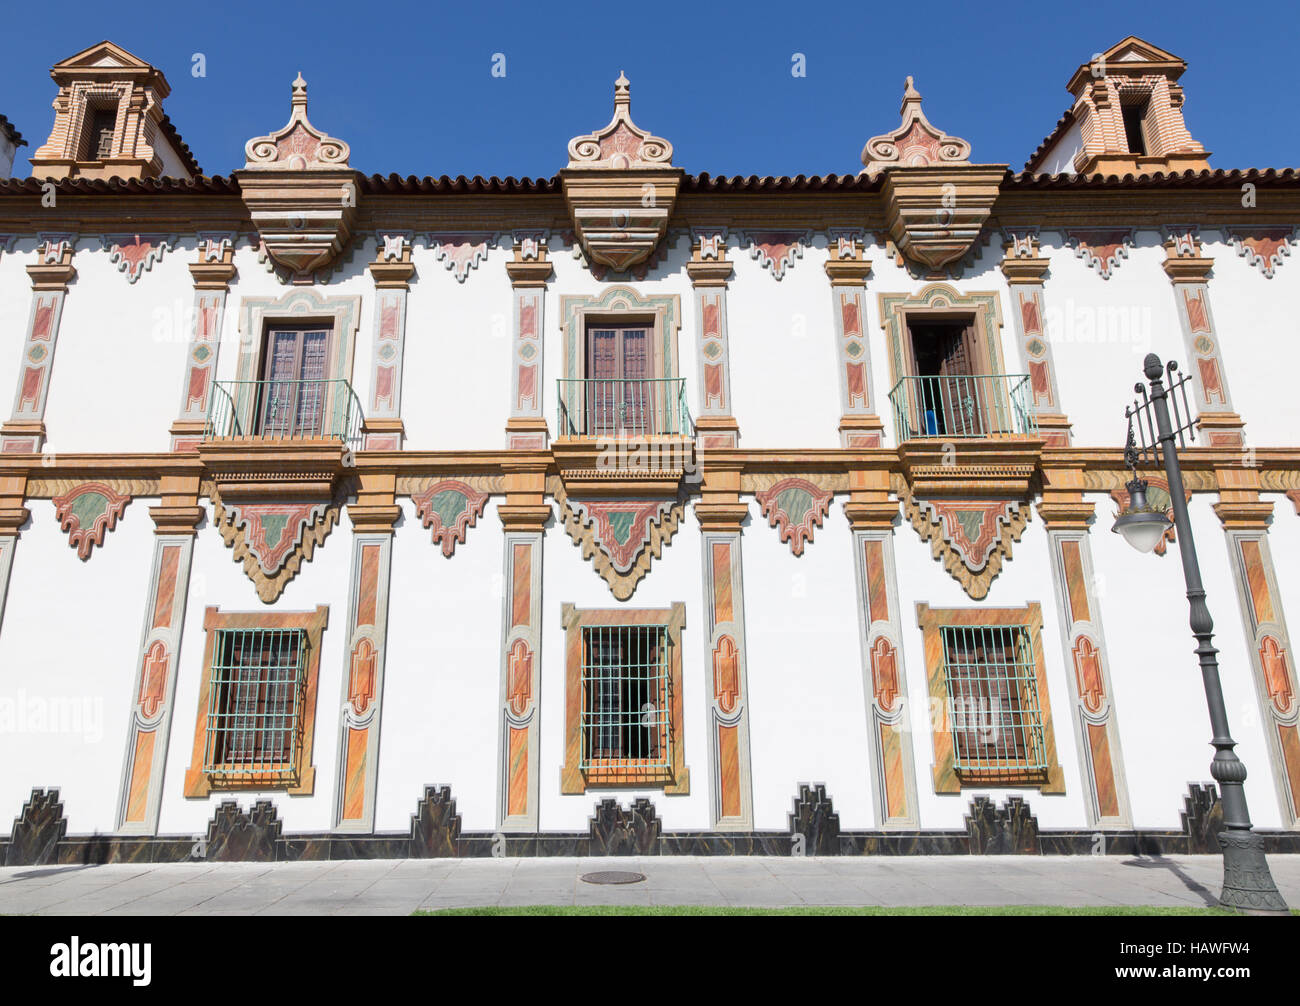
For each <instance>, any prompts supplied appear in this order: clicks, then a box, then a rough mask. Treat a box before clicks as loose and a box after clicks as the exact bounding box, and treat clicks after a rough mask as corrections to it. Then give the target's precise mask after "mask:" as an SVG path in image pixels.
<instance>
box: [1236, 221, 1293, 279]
mask: <svg viewBox="0 0 1300 1006" xmlns="http://www.w3.org/2000/svg"><path fill="white" fill-rule="evenodd" d="M1226 230H1227V235H1228V238H1229V239H1230V240H1231V241H1232V244H1233V247H1235V248H1236V249H1237V254H1238V255H1240V256H1241V257H1242V258H1244V259H1245V260H1246V261H1247V262H1249V263H1250V264H1251V265H1253V266H1255V267H1256V268H1257V269H1258V270H1259V271H1260V272H1261V273H1263V274H1264V277H1265V278H1266V279H1272V278H1273V273H1274V272H1275V271H1276V270H1277V269H1278V267H1279V266H1281V265H1282V264H1283V262H1284V261H1285V259H1286V257H1287V256H1289V255H1290V254H1291V243H1292V241H1293V240H1294V238H1295V228H1294V227H1259V226H1253V225H1243V226H1238V227H1229V228H1227V229H1226Z"/></svg>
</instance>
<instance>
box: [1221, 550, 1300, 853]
mask: <svg viewBox="0 0 1300 1006" xmlns="http://www.w3.org/2000/svg"><path fill="white" fill-rule="evenodd" d="M1225 534H1226V536H1227V544H1228V554H1229V558H1230V560H1231V563H1232V570H1233V574H1234V576H1235V577H1236V580H1237V584H1236V586H1237V591H1236V592H1237V599H1238V602H1239V606H1240V609H1241V617H1242V625H1243V627H1244V628H1245V630H1246V640H1247V648H1248V650H1249V651H1250V661H1251V669H1252V671H1253V672H1254V673H1253V676H1254V679H1255V694H1256V697H1257V699H1258V702H1259V711H1260V716H1261V718H1262V720H1263V722H1264V724H1265V729H1264V735H1265V737H1266V739H1267V743H1268V751H1269V759H1270V761H1271V762H1272V767H1273V772H1272V776H1273V779H1274V783H1275V786H1276V791H1277V799H1278V806H1279V810H1280V812H1281V816H1282V825H1283V827H1286V828H1295V827H1297V826H1300V687H1298V686H1297V679H1296V669H1295V654H1294V651H1293V649H1292V647H1291V643H1290V634H1289V632H1288V629H1287V622H1286V612H1285V608H1284V605H1283V603H1282V602H1283V599H1282V596H1281V592H1280V591H1279V588H1278V583H1277V575H1276V572H1275V569H1274V566H1273V554H1272V549H1271V548H1270V545H1269V540H1268V539H1269V535H1268V531H1267V529H1266V527H1258V528H1251V529H1244V530H1243V529H1236V528H1227V529H1225Z"/></svg>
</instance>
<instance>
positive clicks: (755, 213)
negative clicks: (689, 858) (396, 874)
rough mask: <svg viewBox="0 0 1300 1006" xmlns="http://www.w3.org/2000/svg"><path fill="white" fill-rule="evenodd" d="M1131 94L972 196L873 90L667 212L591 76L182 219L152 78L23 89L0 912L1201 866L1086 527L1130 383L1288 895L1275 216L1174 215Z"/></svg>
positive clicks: (1286, 392)
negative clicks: (114, 865)
mask: <svg viewBox="0 0 1300 1006" xmlns="http://www.w3.org/2000/svg"><path fill="white" fill-rule="evenodd" d="M1185 69H1186V64H1185V63H1184V62H1183V61H1182V60H1180V59H1179V58H1178V57H1176V56H1173V55H1171V54H1170V53H1167V52H1164V51H1163V50H1160V49H1159V48H1157V47H1156V46H1154V45H1152V44H1150V43H1148V42H1145V41H1143V40H1141V39H1138V38H1134V37H1130V38H1127V39H1125V40H1123V41H1122V42H1120V43H1118V44H1116V45H1115V46H1114V47H1112V48H1111V49H1110V50H1108V51H1107V52H1106V53H1104V54H1102V55H1101V56H1100V57H1098V58H1095V59H1094V60H1093V61H1092V62H1090V63H1088V64H1085V65H1083V66H1080V67H1079V69H1078V70H1077V71H1076V72H1075V73H1074V74H1073V75H1072V76H1071V78H1070V80H1069V81H1068V84H1067V89H1068V91H1069V92H1070V95H1071V99H1072V104H1071V107H1070V109H1069V111H1068V112H1067V113H1066V114H1065V115H1064V116H1063V117H1062V119H1061V120H1060V122H1059V123H1058V124H1057V125H1056V127H1055V128H1054V129H1053V131H1052V132H1051V134H1050V135H1049V136H1048V137H1047V139H1046V140H1044V142H1043V143H1042V144H1041V145H1040V147H1039V148H1038V150H1037V151H1036V152H1035V153H1034V154H1033V155H1032V157H1031V158H1030V160H1029V162H1028V164H1027V165H1026V166H1025V169H1024V170H1022V171H1013V170H1010V169H1009V168H1008V166H1007V165H1003V164H983V163H979V162H977V161H973V160H972V158H971V154H972V147H971V144H970V143H968V142H967V141H966V140H963V139H961V138H959V137H957V136H955V135H950V134H948V133H945V132H944V131H943V130H941V129H939V128H938V127H936V126H934V125H933V124H931V123H930V122H929V120H928V119H927V118H926V115H925V113H924V112H923V111H922V99H921V94H920V93H919V91H918V90H917V87H916V86H915V84H914V83H913V81H912V79H911V78H909V79H908V81H907V83H906V86H905V90H904V95H903V101H902V107H901V121H900V123H899V124H898V126H897V127H896V128H893V129H891V130H888V131H885V132H882V133H880V134H879V135H876V136H874V137H872V138H871V139H869V140H868V141H867V142H866V144H865V146H864V148H863V150H862V155H861V164H862V168H861V170H860V171H858V172H857V173H855V174H845V175H830V176H825V177H812V178H806V177H803V176H799V177H796V178H784V177H783V178H771V177H768V178H759V177H752V176H751V177H747V178H741V177H713V176H710V175H708V174H688V173H686V172H685V171H684V170H683V169H682V168H680V167H678V166H675V165H674V164H673V157H674V151H673V147H672V144H671V143H670V142H669V141H668V140H667V139H663V138H661V137H658V136H655V135H653V134H651V133H649V132H647V131H646V130H645V129H643V128H641V127H640V126H639V125H637V124H636V123H635V122H634V120H633V119H632V116H631V102H630V85H629V82H628V81H627V80H626V78H624V77H623V76H622V75H620V76H619V79H618V80H617V82H616V83H615V91H614V112H613V117H612V118H611V120H610V121H609V123H608V124H607V125H605V126H604V127H602V128H599V129H595V130H594V131H592V132H590V133H586V134H583V135H578V136H575V137H574V138H573V139H572V140H570V141H569V144H568V151H567V160H566V161H560V159H559V156H558V155H559V154H560V153H561V152H560V151H559V150H558V144H557V163H563V164H564V166H563V167H561V168H560V169H559V171H558V173H557V174H556V175H554V176H553V177H550V178H538V179H522V180H516V179H514V178H507V179H505V180H500V179H497V178H492V179H486V180H485V179H482V178H472V179H469V178H464V177H458V178H451V177H447V176H441V177H425V178H415V177H410V178H399V177H397V176H395V175H389V176H383V175H369V176H367V175H363V174H361V173H360V172H358V171H357V170H355V169H354V168H352V167H351V166H350V164H349V160H350V151H349V148H348V144H347V143H346V142H345V141H344V140H343V139H340V138H336V137H333V136H330V135H329V134H328V133H326V132H324V131H323V130H321V129H319V128H317V127H316V126H315V125H313V123H312V121H311V120H310V119H309V118H308V115H307V85H306V83H305V82H304V81H303V80H302V78H301V76H299V78H298V79H297V80H295V81H294V82H293V84H292V86H291V91H290V110H289V119H288V121H287V123H285V125H283V126H282V127H280V128H279V129H275V130H273V131H270V132H267V133H265V134H263V135H260V136H256V137H254V138H252V139H250V140H249V141H248V143H247V145H246V148H245V160H244V165H243V167H242V168H240V169H239V170H236V171H235V172H233V174H232V175H231V176H230V177H220V176H208V175H205V174H204V173H203V171H202V170H201V168H200V167H199V165H198V163H197V162H196V160H195V158H194V156H193V154H192V153H191V152H190V150H189V148H188V147H187V146H186V144H185V143H184V141H183V140H182V139H181V137H180V134H179V132H178V131H177V128H176V126H175V125H174V124H172V123H171V121H170V120H169V119H168V118H167V116H166V115H165V114H164V112H163V107H162V106H163V102H164V100H165V99H166V97H167V94H168V85H167V81H166V78H165V76H164V75H163V73H162V71H161V70H159V69H157V68H156V67H153V66H151V65H150V64H148V63H146V62H144V61H143V60H141V59H139V58H137V57H136V56H134V55H132V54H131V53H129V52H127V51H125V50H124V49H122V48H120V47H119V46H116V45H114V44H112V43H110V42H104V43H101V44H99V45H96V46H93V47H91V48H90V49H87V50H85V51H83V52H81V53H78V54H76V55H75V56H72V57H70V58H69V59H67V60H64V61H63V62H61V63H59V64H57V65H56V66H55V67H54V68H53V69H52V71H51V76H52V77H53V80H54V83H55V84H56V85H57V87H58V92H57V96H56V98H55V101H54V112H55V115H54V122H53V125H52V127H51V130H50V133H49V137H48V139H47V140H46V142H45V143H44V144H42V145H41V146H39V147H37V148H36V149H34V150H33V151H32V154H31V158H30V161H31V164H32V173H33V176H34V177H32V178H21V177H13V178H6V177H0V387H5V388H13V389H14V397H13V408H12V411H11V413H10V414H9V417H8V419H7V420H6V421H5V422H4V423H3V425H2V426H0V619H2V621H0V813H4V814H5V815H6V816H8V815H9V814H13V815H14V817H15V821H14V824H13V827H12V829H11V831H10V834H9V835H8V836H7V837H0V862H8V863H10V864H17V863H28V862H51V861H61V862H82V861H103V860H129V859H148V860H155V861H161V860H167V859H185V858H194V857H207V858H212V859H223V858H234V859H239V858H254V859H272V858H319V857H337V858H344V857H348V856H380V855H393V856H404V855H414V856H431V855H489V854H502V853H504V854H508V855H517V854H522V855H531V854H539V855H543V854H557V853H574V852H581V853H587V852H591V853H605V852H632V851H640V852H650V853H669V852H696V853H746V852H768V853H774V854H791V853H794V854H799V853H807V854H812V853H821V854H839V853H843V854H861V853H904V852H968V853H989V852H1067V853H1083V852H1097V851H1105V852H1115V853H1132V852H1134V851H1175V852H1176V851H1205V850H1209V849H1213V848H1215V846H1214V842H1213V837H1212V836H1213V833H1214V831H1215V830H1216V829H1217V820H1218V817H1219V816H1221V815H1220V812H1219V811H1218V807H1217V801H1216V796H1215V793H1214V790H1213V786H1212V785H1203V784H1201V783H1199V782H1198V780H1200V779H1203V778H1205V777H1206V776H1207V775H1208V762H1209V757H1210V753H1209V752H1210V749H1209V746H1208V743H1207V741H1208V739H1209V733H1208V724H1207V722H1206V717H1205V711H1204V710H1205V706H1204V698H1203V695H1202V692H1201V684H1200V679H1199V677H1198V676H1197V675H1196V674H1195V663H1194V658H1193V654H1192V640H1191V637H1190V634H1188V633H1187V631H1186V628H1185V627H1186V619H1187V616H1186V607H1185V600H1184V597H1183V586H1182V577H1181V571H1180V568H1179V566H1178V559H1177V558H1176V557H1175V555H1174V553H1175V552H1176V551H1177V550H1176V548H1175V549H1168V548H1166V547H1165V546H1166V545H1168V544H1169V542H1167V541H1166V542H1162V544H1161V547H1160V548H1158V549H1157V553H1158V554H1156V555H1154V556H1150V555H1139V554H1137V553H1135V552H1133V551H1132V550H1130V549H1129V548H1128V546H1127V545H1126V544H1125V543H1124V542H1123V540H1122V539H1121V538H1120V537H1118V536H1117V535H1113V534H1110V533H1107V532H1108V531H1109V529H1110V526H1111V523H1112V520H1113V517H1114V515H1115V513H1116V512H1117V510H1118V509H1119V508H1120V507H1122V506H1123V505H1124V504H1125V503H1126V502H1127V493H1126V489H1125V483H1126V481H1127V479H1128V477H1129V476H1128V473H1127V471H1126V469H1125V464H1124V456H1123V446H1124V435H1125V426H1124V423H1123V419H1124V416H1123V409H1124V406H1125V405H1126V404H1128V403H1129V402H1130V401H1131V400H1132V387H1133V383H1134V381H1136V380H1138V379H1140V377H1141V366H1142V360H1143V358H1144V356H1145V355H1146V354H1147V353H1149V352H1154V353H1156V354H1158V355H1159V356H1160V357H1161V358H1162V359H1163V360H1171V359H1172V360H1176V361H1177V363H1178V366H1179V367H1180V368H1181V370H1179V371H1178V373H1186V374H1189V375H1190V380H1189V382H1188V384H1187V388H1188V390H1189V403H1190V409H1191V411H1192V413H1193V415H1194V416H1195V417H1196V421H1197V427H1196V433H1195V438H1194V443H1192V444H1190V445H1189V446H1188V448H1187V450H1186V451H1185V453H1184V455H1183V458H1184V466H1185V468H1186V470H1187V472H1186V478H1187V484H1186V486H1185V490H1186V492H1187V494H1188V498H1189V507H1190V512H1191V520H1192V525H1193V527H1194V529H1195V535H1196V537H1197V543H1198V546H1199V549H1200V553H1201V556H1202V563H1203V566H1204V570H1205V574H1206V580H1207V582H1208V584H1209V589H1210V597H1209V603H1210V608H1211V612H1212V614H1213V616H1214V619H1215V623H1216V632H1217V636H1216V642H1217V644H1218V646H1219V648H1220V660H1221V663H1222V666H1223V674H1224V689H1225V694H1226V697H1227V704H1228V709H1229V713H1230V716H1231V718H1232V723H1233V727H1234V730H1235V731H1236V738H1237V740H1238V742H1239V750H1240V752H1241V755H1242V757H1243V760H1244V761H1245V762H1246V764H1247V765H1248V766H1249V767H1250V770H1251V775H1250V778H1249V781H1248V782H1247V784H1246V787H1247V793H1248V796H1249V797H1250V799H1251V801H1252V810H1253V813H1254V818H1255V821H1256V824H1257V825H1258V826H1260V828H1261V829H1262V830H1264V831H1265V833H1266V835H1267V840H1268V843H1269V848H1270V849H1272V850H1274V851H1298V850H1300V842H1298V841H1297V836H1300V723H1298V718H1300V695H1298V694H1297V685H1296V675H1295V667H1294V657H1293V653H1292V650H1291V647H1290V639H1289V635H1288V629H1287V616H1286V612H1287V610H1288V609H1287V606H1286V601H1287V600H1290V601H1292V603H1294V600H1295V598H1297V597H1300V567H1297V566H1296V564H1295V563H1288V562H1285V561H1284V557H1286V556H1294V555H1296V554H1297V550H1298V549H1300V516H1298V515H1297V509H1298V508H1300V446H1297V444H1296V442H1295V436H1296V429H1297V423H1296V419H1297V413H1296V406H1295V398H1294V393H1293V392H1292V391H1291V385H1290V379H1289V377H1288V376H1287V370H1286V367H1285V366H1283V365H1282V363H1283V360H1281V359H1280V358H1279V353H1278V349H1279V347H1282V346H1285V345H1287V344H1288V343H1287V338H1288V337H1289V336H1295V335H1300V333H1298V332H1297V330H1296V321H1295V318H1296V315H1295V311H1294V309H1293V306H1292V305H1291V304H1290V300H1291V298H1292V297H1294V296H1296V292H1297V281H1298V280H1300V265H1297V264H1294V263H1292V262H1291V255H1292V249H1293V248H1294V247H1295V246H1296V243H1297V236H1296V221H1297V220H1300V176H1298V175H1297V173H1296V172H1295V171H1294V170H1290V169H1286V170H1273V169H1266V170H1265V169H1254V168H1251V169H1230V170H1229V169H1222V168H1219V169H1212V168H1211V167H1210V164H1209V158H1210V156H1211V154H1210V153H1209V152H1207V151H1205V150H1204V149H1203V147H1202V146H1201V145H1200V144H1199V143H1197V142H1196V141H1195V140H1194V139H1193V138H1192V136H1191V135H1190V133H1189V132H1188V130H1187V128H1186V125H1185V123H1184V119H1183V103H1184V97H1183V91H1182V88H1181V86H1180V84H1179V83H1178V80H1179V78H1180V76H1181V74H1182V73H1183V71H1184V70H1185ZM317 117H318V119H319V120H321V121H328V118H329V116H328V112H322V111H321V110H317ZM880 125H881V126H884V125H886V124H884V123H882V124H880ZM0 139H2V140H3V141H4V143H5V144H6V145H5V146H4V147H2V148H0V164H3V163H4V162H5V161H6V160H7V159H11V158H12V157H13V154H14V152H16V151H17V149H18V147H19V145H21V144H22V143H23V140H22V137H21V136H20V135H18V134H17V133H16V132H15V131H14V130H13V129H12V127H10V126H9V125H8V123H7V121H6V120H4V119H2V118H0ZM850 140H851V138H848V137H846V151H847V150H848V149H849V143H850ZM849 156H851V154H850V155H849ZM4 174H5V172H0V176H2V175H4ZM1142 470H1143V473H1144V474H1145V475H1146V476H1147V477H1148V478H1149V480H1150V482H1151V487H1152V497H1153V499H1155V500H1156V501H1157V504H1158V505H1162V506H1163V505H1167V504H1168V501H1169V498H1170V496H1169V492H1170V487H1169V486H1168V485H1167V484H1166V483H1165V482H1164V481H1163V478H1162V476H1161V475H1160V473H1159V472H1158V471H1157V470H1156V469H1155V468H1154V467H1151V466H1147V467H1144V468H1143V469H1142ZM1167 537H1169V538H1170V539H1171V540H1172V532H1170V533H1169V535H1168V536H1167Z"/></svg>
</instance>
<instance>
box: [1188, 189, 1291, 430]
mask: <svg viewBox="0 0 1300 1006" xmlns="http://www.w3.org/2000/svg"><path fill="white" fill-rule="evenodd" d="M1245 212H1246V213H1249V212H1250V211H1248V210H1247V211H1245ZM1204 237H1205V238H1206V239H1207V240H1206V241H1205V244H1204V247H1203V251H1202V253H1201V254H1203V255H1206V256H1209V257H1212V258H1213V259H1214V272H1213V274H1212V275H1211V277H1210V280H1209V284H1208V286H1209V291H1210V309H1211V310H1212V311H1213V312H1214V326H1215V329H1216V331H1217V332H1218V341H1219V353H1220V356H1221V357H1222V359H1223V370H1224V374H1225V375H1226V380H1227V382H1228V387H1229V389H1230V390H1231V393H1232V404H1233V406H1234V407H1235V409H1236V410H1237V412H1238V414H1240V416H1241V417H1242V418H1243V419H1244V420H1246V443H1247V444H1253V445H1255V446H1257V447H1281V446H1286V445H1289V444H1293V443H1294V442H1295V434H1296V431H1297V430H1300V396H1297V395H1296V393H1295V387H1294V384H1293V382H1292V381H1291V380H1290V379H1289V378H1290V373H1291V367H1290V365H1289V363H1288V362H1287V360H1288V357H1287V353H1288V350H1289V348H1290V347H1293V346H1295V345H1296V344H1297V340H1298V339H1300V315H1297V314H1296V311H1295V303H1296V298H1297V294H1298V293H1300V256H1297V254H1296V253H1295V252H1294V251H1293V252H1292V254H1291V255H1290V256H1289V257H1286V258H1284V259H1283V265H1282V266H1280V267H1278V268H1275V269H1274V271H1273V277H1272V278H1271V279H1269V278H1268V277H1266V276H1265V275H1264V274H1263V273H1262V272H1260V271H1259V267H1258V266H1256V265H1252V264H1251V263H1250V262H1249V261H1248V260H1247V259H1245V258H1243V257H1242V256H1240V255H1238V254H1237V250H1236V248H1235V247H1234V246H1233V244H1232V243H1231V242H1230V241H1225V240H1224V239H1223V235H1220V234H1218V232H1215V231H1209V232H1207V233H1206V234H1205V235H1204ZM1216 237H1217V238H1218V239H1217V240H1215V238H1216ZM1185 356H1186V353H1184V354H1183V356H1180V357H1179V358H1178V359H1179V362H1180V363H1181V362H1182V360H1183V358H1184V357H1185Z"/></svg>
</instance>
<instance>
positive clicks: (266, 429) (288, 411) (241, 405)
mask: <svg viewBox="0 0 1300 1006" xmlns="http://www.w3.org/2000/svg"><path fill="white" fill-rule="evenodd" d="M363 418H364V417H363V416H362V414H361V402H360V400H358V398H357V394H356V392H355V391H353V390H352V385H351V384H350V383H349V382H348V381H343V380H332V381H216V382H214V384H213V386H212V398H211V401H210V402H209V404H208V419H207V422H206V423H205V424H204V428H203V439H204V440H205V441H211V440H228V439H238V440H338V441H339V442H340V443H342V444H343V445H344V446H345V447H349V448H352V449H356V448H357V447H359V446H360V444H361V424H362V420H363Z"/></svg>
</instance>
